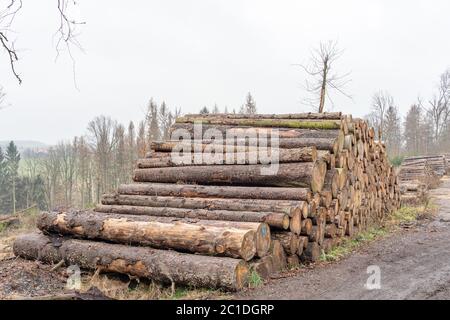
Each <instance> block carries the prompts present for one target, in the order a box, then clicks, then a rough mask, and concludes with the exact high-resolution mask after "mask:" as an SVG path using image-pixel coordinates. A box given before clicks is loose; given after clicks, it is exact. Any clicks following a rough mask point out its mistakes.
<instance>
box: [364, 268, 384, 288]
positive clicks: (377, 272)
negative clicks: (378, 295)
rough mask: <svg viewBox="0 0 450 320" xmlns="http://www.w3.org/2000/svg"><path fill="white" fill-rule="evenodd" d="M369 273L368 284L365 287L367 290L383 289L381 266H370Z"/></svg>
mask: <svg viewBox="0 0 450 320" xmlns="http://www.w3.org/2000/svg"><path fill="white" fill-rule="evenodd" d="M366 272H367V274H369V278H367V281H366V284H365V285H364V287H365V288H366V289H367V290H380V289H381V268H380V267H379V266H376V265H374V266H368V267H367V271H366Z"/></svg>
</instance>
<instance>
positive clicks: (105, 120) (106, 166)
mask: <svg viewBox="0 0 450 320" xmlns="http://www.w3.org/2000/svg"><path fill="white" fill-rule="evenodd" d="M116 125H117V124H116V121H113V120H112V119H111V118H109V117H105V116H100V117H96V118H95V119H94V120H92V121H91V122H89V125H88V131H89V134H90V135H89V139H90V145H91V149H92V152H93V153H94V156H95V161H96V164H97V170H96V174H97V181H96V182H97V191H96V194H97V201H100V195H101V194H103V193H104V192H108V191H111V190H110V189H111V186H112V179H113V177H112V172H111V170H110V163H111V160H112V159H113V150H114V148H115V147H116V142H117V141H116V139H115V136H114V128H115V127H116Z"/></svg>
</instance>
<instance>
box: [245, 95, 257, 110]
mask: <svg viewBox="0 0 450 320" xmlns="http://www.w3.org/2000/svg"><path fill="white" fill-rule="evenodd" d="M256 112H257V110H256V102H255V100H254V99H253V97H252V95H251V93H250V92H249V93H248V95H247V99H246V101H245V105H244V113H245V114H255V113H256Z"/></svg>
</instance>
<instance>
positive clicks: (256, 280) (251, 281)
mask: <svg viewBox="0 0 450 320" xmlns="http://www.w3.org/2000/svg"><path fill="white" fill-rule="evenodd" d="M263 283H264V281H263V279H262V278H261V276H260V275H259V273H258V272H256V271H255V270H252V272H251V273H250V275H249V278H248V286H249V287H250V288H257V287H259V286H261V285H262V284H263Z"/></svg>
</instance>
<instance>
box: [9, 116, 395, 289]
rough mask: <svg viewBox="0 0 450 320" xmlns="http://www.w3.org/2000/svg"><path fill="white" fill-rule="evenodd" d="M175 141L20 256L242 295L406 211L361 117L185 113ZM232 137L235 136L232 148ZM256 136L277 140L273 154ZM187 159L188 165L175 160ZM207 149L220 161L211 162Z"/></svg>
mask: <svg viewBox="0 0 450 320" xmlns="http://www.w3.org/2000/svg"><path fill="white" fill-rule="evenodd" d="M200 124H201V126H200ZM209 129H212V130H209ZM171 132H172V137H173V139H174V140H172V141H166V142H154V143H152V145H151V152H149V154H148V155H147V157H146V158H145V159H140V160H138V161H137V168H136V170H135V172H134V181H135V183H133V184H129V185H122V186H120V187H119V189H118V190H117V193H115V194H107V195H104V196H103V198H102V201H101V204H99V205H98V206H97V207H96V208H95V210H94V211H88V212H86V211H71V212H47V213H43V214H42V215H41V217H40V218H39V221H38V227H39V229H40V230H42V231H43V232H44V234H45V235H44V234H32V235H27V236H22V237H19V238H18V239H17V240H16V242H15V246H14V249H15V253H16V255H18V256H22V257H25V258H29V259H40V260H42V261H45V262H49V263H57V262H59V261H61V260H64V261H65V263H66V264H78V265H79V266H80V267H83V268H87V269H98V268H100V269H101V270H104V271H113V272H119V273H126V274H130V275H132V276H136V277H146V278H151V279H154V280H157V281H161V282H166V283H167V282H168V283H170V282H172V283H179V284H184V285H191V286H197V287H221V288H225V289H228V290H237V289H240V288H242V287H244V286H245V285H246V281H247V279H248V276H249V274H250V272H252V270H254V271H256V272H258V273H259V274H260V276H262V277H269V276H270V275H272V274H274V273H276V272H279V271H281V270H283V269H285V268H286V267H288V266H299V264H300V262H303V263H308V262H314V261H317V260H318V259H319V258H320V255H321V253H322V252H327V251H329V250H330V249H332V248H333V247H335V246H337V245H339V244H340V243H341V241H342V240H343V239H345V238H346V237H353V236H355V235H356V234H357V233H358V232H360V231H363V230H365V229H366V228H367V227H369V226H371V225H374V224H377V223H379V222H380V221H382V220H383V218H384V217H385V216H386V215H387V214H389V213H390V212H391V211H393V210H395V209H397V208H398V207H399V205H400V189H399V185H398V181H397V176H396V174H395V172H394V170H393V168H392V167H391V166H390V164H389V162H388V159H387V157H386V152H385V149H384V146H383V145H382V144H381V143H378V142H376V141H375V140H374V136H375V131H374V130H373V128H370V127H369V126H368V124H367V122H365V121H363V120H361V119H353V118H352V117H351V116H344V115H342V114H341V113H322V114H315V113H304V114H287V115H241V114H239V115H237V114H219V115H218V114H214V115H188V116H185V117H182V118H179V119H177V121H176V123H175V124H174V125H173V126H172V128H171ZM180 132H182V134H183V137H184V140H177V139H178V138H179V137H178V136H177V135H178V134H179V133H180ZM211 132H213V134H212V135H211ZM254 133H256V135H253V134H254ZM186 134H189V136H190V137H192V138H191V139H189V140H186ZM219 135H221V136H222V137H223V138H224V140H222V139H218V136H219ZM227 135H228V136H234V137H238V138H236V139H235V140H233V142H232V143H231V144H230V142H229V140H225V137H226V136H227ZM239 137H244V138H239ZM256 137H259V138H260V139H261V137H269V140H268V144H269V148H268V149H266V148H263V145H262V144H261V141H262V140H260V139H256ZM271 137H273V138H275V137H276V138H277V140H273V139H271ZM194 138H195V139H194ZM239 139H241V140H239ZM266 142H267V141H266ZM275 143H276V144H275ZM264 145H265V146H266V144H264ZM180 150H182V151H183V153H182V155H183V159H184V160H183V161H179V160H180V159H178V158H177V157H174V155H179V151H180ZM263 150H264V151H263ZM211 151H213V155H215V156H219V158H215V159H216V160H214V161H213V162H211V161H210V159H209V158H207V157H204V155H205V154H207V155H209V156H211ZM263 152H264V153H265V155H267V154H268V155H269V156H272V155H277V157H274V158H272V159H276V158H277V159H278V162H279V164H278V165H277V166H276V169H277V170H275V171H273V172H269V171H267V170H269V169H270V168H272V169H273V167H272V166H273V165H274V163H272V164H267V161H266V160H267V159H265V158H267V157H264V156H262V153H263ZM239 156H243V159H244V160H243V161H238V160H237V159H241V160H242V158H240V157H239ZM221 157H223V158H224V159H226V162H225V163H224V162H221V161H218V160H217V159H220V158H221ZM269 158H270V157H269ZM130 245H131V246H133V247H130Z"/></svg>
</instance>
